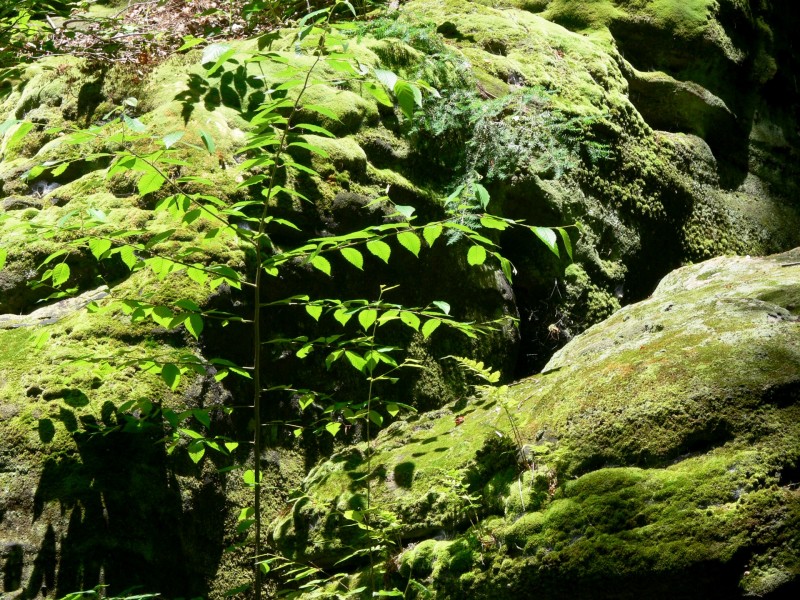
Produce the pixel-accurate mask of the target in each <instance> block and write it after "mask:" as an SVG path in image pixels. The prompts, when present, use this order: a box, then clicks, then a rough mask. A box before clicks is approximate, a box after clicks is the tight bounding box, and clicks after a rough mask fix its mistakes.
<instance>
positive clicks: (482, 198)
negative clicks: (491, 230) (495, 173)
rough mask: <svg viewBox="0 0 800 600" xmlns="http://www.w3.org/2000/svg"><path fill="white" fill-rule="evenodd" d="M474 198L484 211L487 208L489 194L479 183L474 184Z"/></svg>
mask: <svg viewBox="0 0 800 600" xmlns="http://www.w3.org/2000/svg"><path fill="white" fill-rule="evenodd" d="M475 196H476V197H477V198H478V202H480V203H481V208H483V210H486V207H487V206H489V192H488V191H487V190H486V188H485V187H483V186H482V185H481V184H480V183H476V184H475Z"/></svg>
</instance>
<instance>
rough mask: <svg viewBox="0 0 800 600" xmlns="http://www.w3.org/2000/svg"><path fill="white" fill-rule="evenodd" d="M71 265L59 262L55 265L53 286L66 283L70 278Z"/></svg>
mask: <svg viewBox="0 0 800 600" xmlns="http://www.w3.org/2000/svg"><path fill="white" fill-rule="evenodd" d="M69 275H70V272H69V265H68V264H67V263H58V264H57V265H56V266H55V267H53V287H58V286H60V285H61V284H62V283H66V281H67V280H68V279H69Z"/></svg>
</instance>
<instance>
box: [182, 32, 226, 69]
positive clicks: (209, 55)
mask: <svg viewBox="0 0 800 600" xmlns="http://www.w3.org/2000/svg"><path fill="white" fill-rule="evenodd" d="M184 39H186V38H184ZM195 39H199V38H195ZM230 49H231V47H230V46H229V45H228V44H211V45H210V46H206V47H205V48H203V57H202V58H201V59H200V64H201V65H205V64H208V63H211V62H215V61H216V60H217V59H218V58H219V57H220V56H222V55H223V54H225V53H226V52H227V51H228V50H230Z"/></svg>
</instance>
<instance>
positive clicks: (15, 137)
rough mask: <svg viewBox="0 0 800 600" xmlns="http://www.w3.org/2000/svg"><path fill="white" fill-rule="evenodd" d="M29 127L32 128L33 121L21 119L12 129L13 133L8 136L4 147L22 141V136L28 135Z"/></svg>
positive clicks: (9, 146) (11, 146)
mask: <svg viewBox="0 0 800 600" xmlns="http://www.w3.org/2000/svg"><path fill="white" fill-rule="evenodd" d="M31 129H33V123H31V122H30V121H23V122H22V123H20V124H19V125H18V126H17V128H16V129H15V130H14V133H12V134H11V137H10V138H8V141H7V142H6V148H13V147H14V146H16V145H17V143H19V142H21V141H22V138H24V137H25V136H26V135H28V132H30V130H31Z"/></svg>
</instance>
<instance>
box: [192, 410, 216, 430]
mask: <svg viewBox="0 0 800 600" xmlns="http://www.w3.org/2000/svg"><path fill="white" fill-rule="evenodd" d="M192 414H193V415H194V418H195V419H197V420H198V421H200V424H201V425H204V426H205V427H209V428H210V427H211V417H210V416H209V414H208V410H207V409H206V410H203V409H202V408H196V409H194V410H193V411H192Z"/></svg>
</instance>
